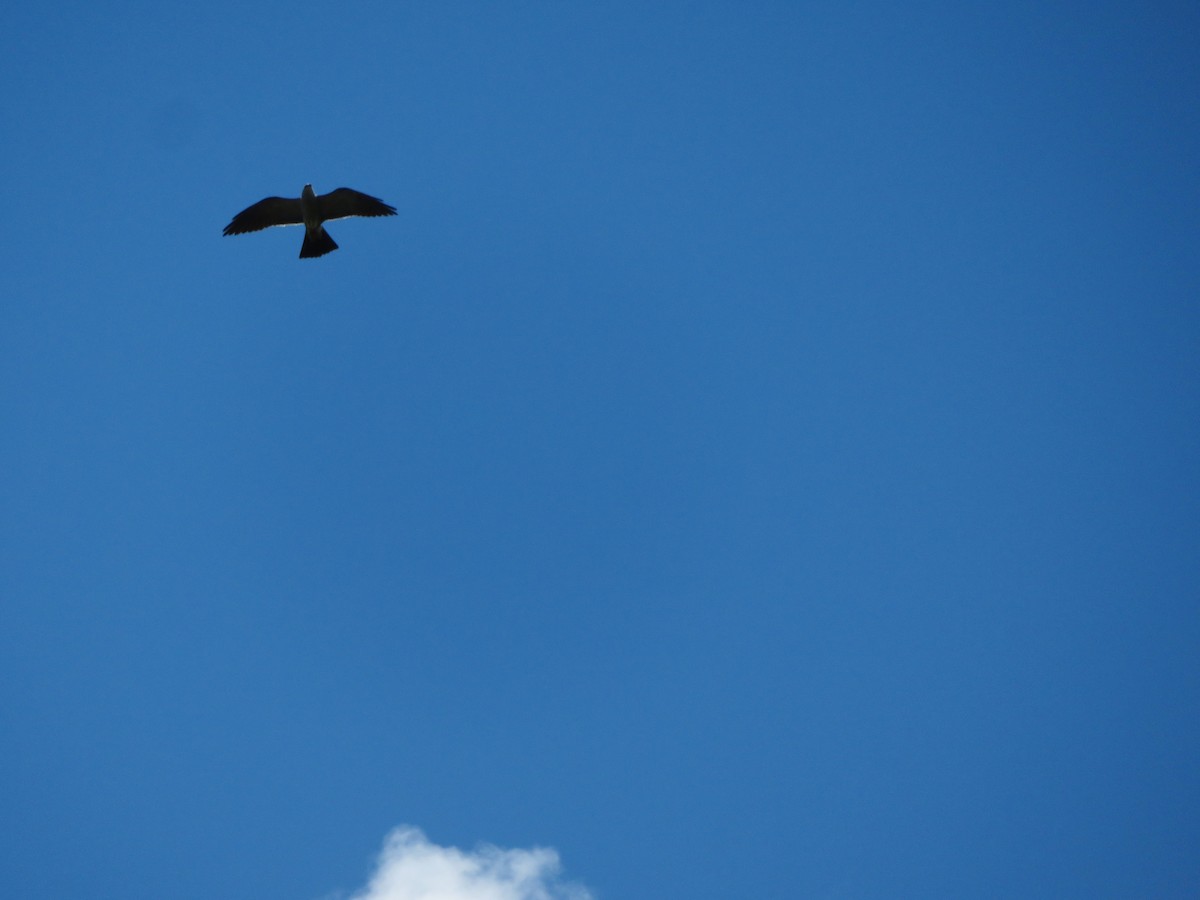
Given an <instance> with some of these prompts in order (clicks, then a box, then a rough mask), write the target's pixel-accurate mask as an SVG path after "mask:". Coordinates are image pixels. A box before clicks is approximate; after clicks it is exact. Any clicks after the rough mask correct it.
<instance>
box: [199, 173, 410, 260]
mask: <svg viewBox="0 0 1200 900" xmlns="http://www.w3.org/2000/svg"><path fill="white" fill-rule="evenodd" d="M395 214H396V207H394V206H388V205H387V204H386V203H384V202H383V201H382V200H380V199H379V198H378V197H372V196H370V195H368V194H364V193H361V192H360V191H355V190H351V189H350V188H344V187H343V188H338V189H337V190H336V191H330V192H329V193H328V194H321V195H319V196H318V195H317V194H315V193H313V188H312V185H311V184H306V185H305V186H304V190H303V191H301V192H300V197H299V198H298V199H297V198H291V197H267V198H266V199H265V200H259V201H258V202H257V203H255V204H254V205H253V206H247V207H246V208H245V209H243V210H242V211H241V212H240V213H238V214H237V215H236V216H234V217H233V221H232V222H230V223H229V224H228V225H226V226H225V230H224V231H223V232H222V234H225V235H230V234H247V233H248V232H251V231H262V229H264V228H271V227H273V226H275V225H303V226H304V243H303V244H301V245H300V258H301V259H311V258H313V257H316V256H324V255H325V254H326V253H332V252H333V251H334V250H336V249H337V248H338V245H337V244H336V243H334V240H333V238H331V237H330V236H329V232H327V231H326V230H325V226H324V225H323V224H322V223H324V222H328V221H329V220H330V219H345V218H347V217H348V216H394V215H395Z"/></svg>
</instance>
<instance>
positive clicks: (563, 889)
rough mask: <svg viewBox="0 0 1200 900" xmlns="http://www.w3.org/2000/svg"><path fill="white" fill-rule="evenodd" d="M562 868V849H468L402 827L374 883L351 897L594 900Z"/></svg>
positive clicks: (387, 842)
mask: <svg viewBox="0 0 1200 900" xmlns="http://www.w3.org/2000/svg"><path fill="white" fill-rule="evenodd" d="M560 871H561V866H560V864H559V861H558V854H557V853H556V852H555V851H554V850H552V849H549V848H547V847H534V848H532V849H530V850H519V849H518V850H503V849H501V848H499V847H493V846H491V845H489V844H483V845H480V846H479V847H477V848H476V849H475V850H472V851H465V850H460V849H458V848H457V847H441V846H439V845H437V844H434V843H431V842H430V841H429V840H428V839H427V838H426V837H425V835H424V834H423V833H422V832H421V830H420V829H419V828H412V827H410V826H402V827H400V828H397V829H396V830H395V831H393V832H392V833H391V834H389V835H388V836H387V839H386V840H385V841H384V844H383V850H382V851H380V854H379V861H378V866H377V868H376V869H375V873H374V874H373V875H372V876H371V880H370V882H369V883H368V884H367V886H366V887H365V888H364V889H363V890H361V891H359V892H358V893H356V894H355V895H354V896H353V897H352V898H351V900H593V898H592V894H591V893H590V892H589V891H588V890H587V889H586V888H584V887H582V886H581V885H578V884H571V883H569V882H566V881H563V880H562V879H561V878H560V877H559V873H560Z"/></svg>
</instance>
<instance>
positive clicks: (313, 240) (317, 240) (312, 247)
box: [300, 225, 337, 259]
mask: <svg viewBox="0 0 1200 900" xmlns="http://www.w3.org/2000/svg"><path fill="white" fill-rule="evenodd" d="M336 249H337V244H335V243H334V242H333V238H331V237H330V236H329V232H327V231H326V230H325V226H323V225H318V226H317V227H316V228H311V229H310V228H306V229H304V243H303V244H302V245H301V247H300V258H301V259H308V258H309V257H313V256H324V255H325V254H326V253H332V252H333V251H334V250H336Z"/></svg>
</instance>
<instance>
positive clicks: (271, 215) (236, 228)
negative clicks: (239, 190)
mask: <svg viewBox="0 0 1200 900" xmlns="http://www.w3.org/2000/svg"><path fill="white" fill-rule="evenodd" d="M303 222H304V213H303V211H302V210H301V208H300V201H299V200H289V199H287V198H285V197H268V198H267V199H266V200H259V201H258V202H257V203H255V204H254V205H253V206H248V207H246V208H245V209H243V210H242V211H241V212H240V213H238V214H237V215H236V216H234V217H233V221H232V222H230V223H229V224H228V225H226V226H225V231H223V232H222V234H245V233H246V232H248V231H262V229H264V228H270V227H271V226H272V225H300V224H302V223H303Z"/></svg>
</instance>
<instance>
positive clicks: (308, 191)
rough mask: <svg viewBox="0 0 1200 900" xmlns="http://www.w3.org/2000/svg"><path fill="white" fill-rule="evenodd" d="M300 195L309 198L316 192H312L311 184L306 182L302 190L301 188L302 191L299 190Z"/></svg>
mask: <svg viewBox="0 0 1200 900" xmlns="http://www.w3.org/2000/svg"><path fill="white" fill-rule="evenodd" d="M300 196H301V197H307V198H309V199H311V198H313V197H315V196H316V194H314V193H313V189H312V185H311V184H306V185H305V186H304V190H302V191H301V192H300Z"/></svg>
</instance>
